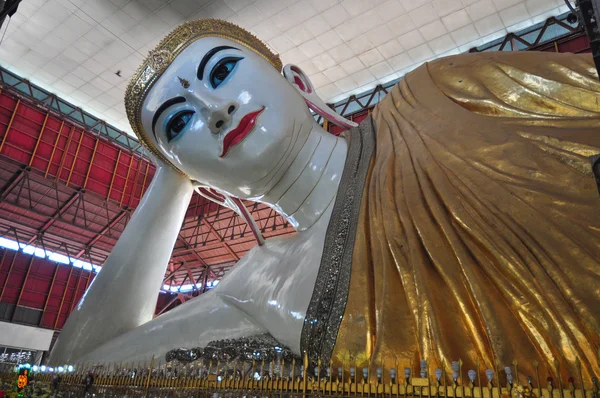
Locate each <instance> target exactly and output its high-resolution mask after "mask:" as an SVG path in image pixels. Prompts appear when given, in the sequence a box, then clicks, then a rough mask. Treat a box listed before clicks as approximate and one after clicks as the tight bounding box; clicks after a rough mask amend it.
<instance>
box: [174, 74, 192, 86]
mask: <svg viewBox="0 0 600 398" xmlns="http://www.w3.org/2000/svg"><path fill="white" fill-rule="evenodd" d="M177 78H178V79H179V83H181V86H182V87H183V88H190V82H188V81H187V80H185V79H184V78H182V77H179V76H177Z"/></svg>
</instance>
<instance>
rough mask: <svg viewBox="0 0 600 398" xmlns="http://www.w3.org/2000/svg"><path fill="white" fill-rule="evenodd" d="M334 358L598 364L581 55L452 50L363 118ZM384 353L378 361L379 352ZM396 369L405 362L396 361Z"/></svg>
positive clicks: (597, 273) (587, 70)
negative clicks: (364, 168)
mask: <svg viewBox="0 0 600 398" xmlns="http://www.w3.org/2000/svg"><path fill="white" fill-rule="evenodd" d="M373 119H374V121H375V125H376V127H377V145H376V151H375V154H374V156H373V159H372V163H371V168H370V171H369V175H368V177H367V182H366V185H365V191H364V195H363V201H362V207H361V213H360V218H359V221H358V222H359V225H358V231H357V236H356V243H355V248H354V254H353V260H352V273H351V280H350V294H349V298H348V302H347V304H346V310H345V313H344V318H343V320H342V324H341V326H340V329H339V332H338V337H337V340H336V344H335V348H334V357H333V358H334V360H338V361H343V362H346V363H356V364H357V365H358V366H365V365H366V364H367V363H369V365H370V366H371V369H372V374H374V369H375V368H376V367H380V366H381V365H382V364H384V365H385V366H386V367H393V366H395V363H394V358H403V359H406V358H412V359H413V361H412V366H413V368H415V369H418V362H417V359H427V360H429V362H430V364H431V366H432V368H433V367H440V366H441V364H442V363H445V364H446V366H449V364H450V362H451V361H453V360H458V359H462V361H463V362H464V363H465V365H464V367H463V369H465V370H464V372H466V370H468V369H474V367H475V363H476V361H477V359H479V360H480V361H481V369H485V368H491V369H496V370H498V369H502V368H503V367H504V366H507V365H511V364H512V362H513V360H517V361H518V363H519V373H520V374H521V376H524V375H531V376H533V375H535V373H534V370H533V368H532V363H533V362H534V361H538V362H540V364H541V368H540V374H541V376H542V377H545V375H552V374H554V375H555V376H556V374H555V373H556V372H555V368H554V365H553V361H554V360H558V361H560V362H561V363H562V364H563V367H562V371H561V373H563V376H565V375H568V376H577V370H576V367H575V363H576V360H577V358H578V359H579V360H580V361H581V364H582V369H583V377H584V378H586V380H589V378H590V377H591V375H592V374H596V375H598V374H600V372H599V370H600V369H599V365H598V362H597V357H596V355H597V348H598V342H599V341H598V340H599V333H600V197H599V195H598V189H597V187H596V184H595V181H594V178H593V176H592V173H591V163H590V160H589V157H590V156H593V155H595V154H599V153H600V83H599V82H598V77H597V76H596V73H595V68H594V65H593V62H592V58H591V57H590V56H589V55H584V56H579V55H570V54H552V53H488V54H472V55H461V56H456V57H450V58H445V59H441V60H437V61H435V62H432V63H429V64H427V65H425V66H422V67H420V68H418V69H416V70H415V71H413V72H412V73H410V74H409V75H407V76H406V78H405V79H403V80H402V81H401V82H400V83H399V85H397V86H396V87H394V89H393V90H392V92H391V93H390V94H388V96H387V97H386V98H385V99H384V100H383V101H382V102H381V103H380V104H379V105H378V106H377V108H376V109H375V111H374V113H373ZM384 362H385V363H384ZM399 365H400V366H401V367H404V366H410V364H409V363H400V364H399Z"/></svg>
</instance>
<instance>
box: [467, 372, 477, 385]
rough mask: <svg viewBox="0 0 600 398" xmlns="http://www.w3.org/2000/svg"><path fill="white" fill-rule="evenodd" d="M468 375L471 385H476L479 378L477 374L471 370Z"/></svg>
mask: <svg viewBox="0 0 600 398" xmlns="http://www.w3.org/2000/svg"><path fill="white" fill-rule="evenodd" d="M467 375H468V376H469V380H471V383H475V377H476V376H477V372H475V371H474V370H473V369H471V370H469V371H468V372H467Z"/></svg>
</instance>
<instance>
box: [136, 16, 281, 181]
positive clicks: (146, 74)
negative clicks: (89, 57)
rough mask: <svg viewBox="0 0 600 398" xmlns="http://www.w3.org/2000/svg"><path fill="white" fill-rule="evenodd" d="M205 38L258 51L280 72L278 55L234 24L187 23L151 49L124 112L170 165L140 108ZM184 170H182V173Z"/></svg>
mask: <svg viewBox="0 0 600 398" xmlns="http://www.w3.org/2000/svg"><path fill="white" fill-rule="evenodd" d="M203 37H221V38H224V39H228V40H231V41H233V42H236V43H238V44H241V45H243V46H244V47H246V48H248V49H250V50H252V51H254V52H256V53H257V54H258V55H260V56H261V57H263V58H264V59H265V60H267V61H268V62H269V63H270V64H271V65H273V67H274V68H275V69H277V70H278V71H281V69H282V64H281V60H280V59H279V56H278V55H277V54H275V53H273V52H272V51H271V50H270V49H269V47H267V45H266V44H264V43H263V42H262V41H260V39H258V38H257V37H256V36H254V35H253V34H252V33H250V32H248V31H247V30H245V29H243V28H241V27H239V26H237V25H235V24H232V23H231V22H227V21H222V20H218V19H199V20H196V21H189V22H186V23H184V24H182V25H180V26H179V27H177V28H176V29H175V30H173V31H172V32H171V33H170V34H169V35H168V36H167V37H165V38H164V39H163V40H162V41H161V42H160V44H159V45H158V46H157V47H156V48H155V49H154V50H152V51H151V52H150V53H149V54H148V57H146V59H145V60H144V62H143V63H142V65H141V66H140V67H139V69H138V70H137V71H136V72H135V74H134V75H133V78H132V79H131V81H130V83H129V85H128V86H127V89H126V90H125V109H126V111H127V118H128V119H129V123H130V125H131V128H132V129H133V132H134V133H135V135H136V136H137V137H138V138H139V139H140V141H141V143H142V145H144V146H145V147H146V148H147V149H148V150H149V151H150V152H152V153H153V154H154V155H156V156H158V157H159V158H160V159H162V160H163V161H165V162H166V163H167V164H169V165H171V166H172V167H174V168H175V169H176V170H179V169H177V167H175V166H174V165H173V164H172V163H171V162H170V161H169V160H168V159H167V158H166V157H165V156H164V155H163V154H162V153H161V152H160V151H159V150H158V148H157V147H156V145H155V144H154V143H153V142H152V141H151V140H150V139H149V138H148V135H147V134H146V132H145V131H144V127H143V126H142V115H141V108H142V104H143V102H144V99H145V98H146V95H147V94H148V92H149V91H150V89H151V88H152V86H153V85H154V83H155V82H156V81H157V80H158V78H159V77H160V76H161V75H162V74H163V73H164V71H165V70H166V69H167V68H168V67H169V65H171V63H172V62H173V61H174V60H175V58H176V57H177V56H178V55H179V54H180V53H181V52H182V51H183V50H185V49H186V48H187V47H188V46H189V45H190V44H192V43H193V42H195V41H196V40H198V39H201V38H203ZM179 171H181V170H179Z"/></svg>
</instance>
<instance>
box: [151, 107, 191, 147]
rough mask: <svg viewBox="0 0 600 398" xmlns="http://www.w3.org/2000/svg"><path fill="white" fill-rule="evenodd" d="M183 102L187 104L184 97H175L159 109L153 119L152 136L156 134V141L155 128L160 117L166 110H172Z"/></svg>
mask: <svg viewBox="0 0 600 398" xmlns="http://www.w3.org/2000/svg"><path fill="white" fill-rule="evenodd" d="M182 102H185V98H183V97H175V98H171V99H168V100H166V101H165V102H163V104H162V105H161V106H159V107H158V109H157V110H156V112H155V113H154V117H153V118H152V134H154V138H155V139H156V131H154V127H155V126H156V122H157V121H158V118H159V117H160V115H161V114H162V113H163V112H164V111H165V110H166V109H168V108H170V107H171V106H173V105H175V104H180V103H182Z"/></svg>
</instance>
